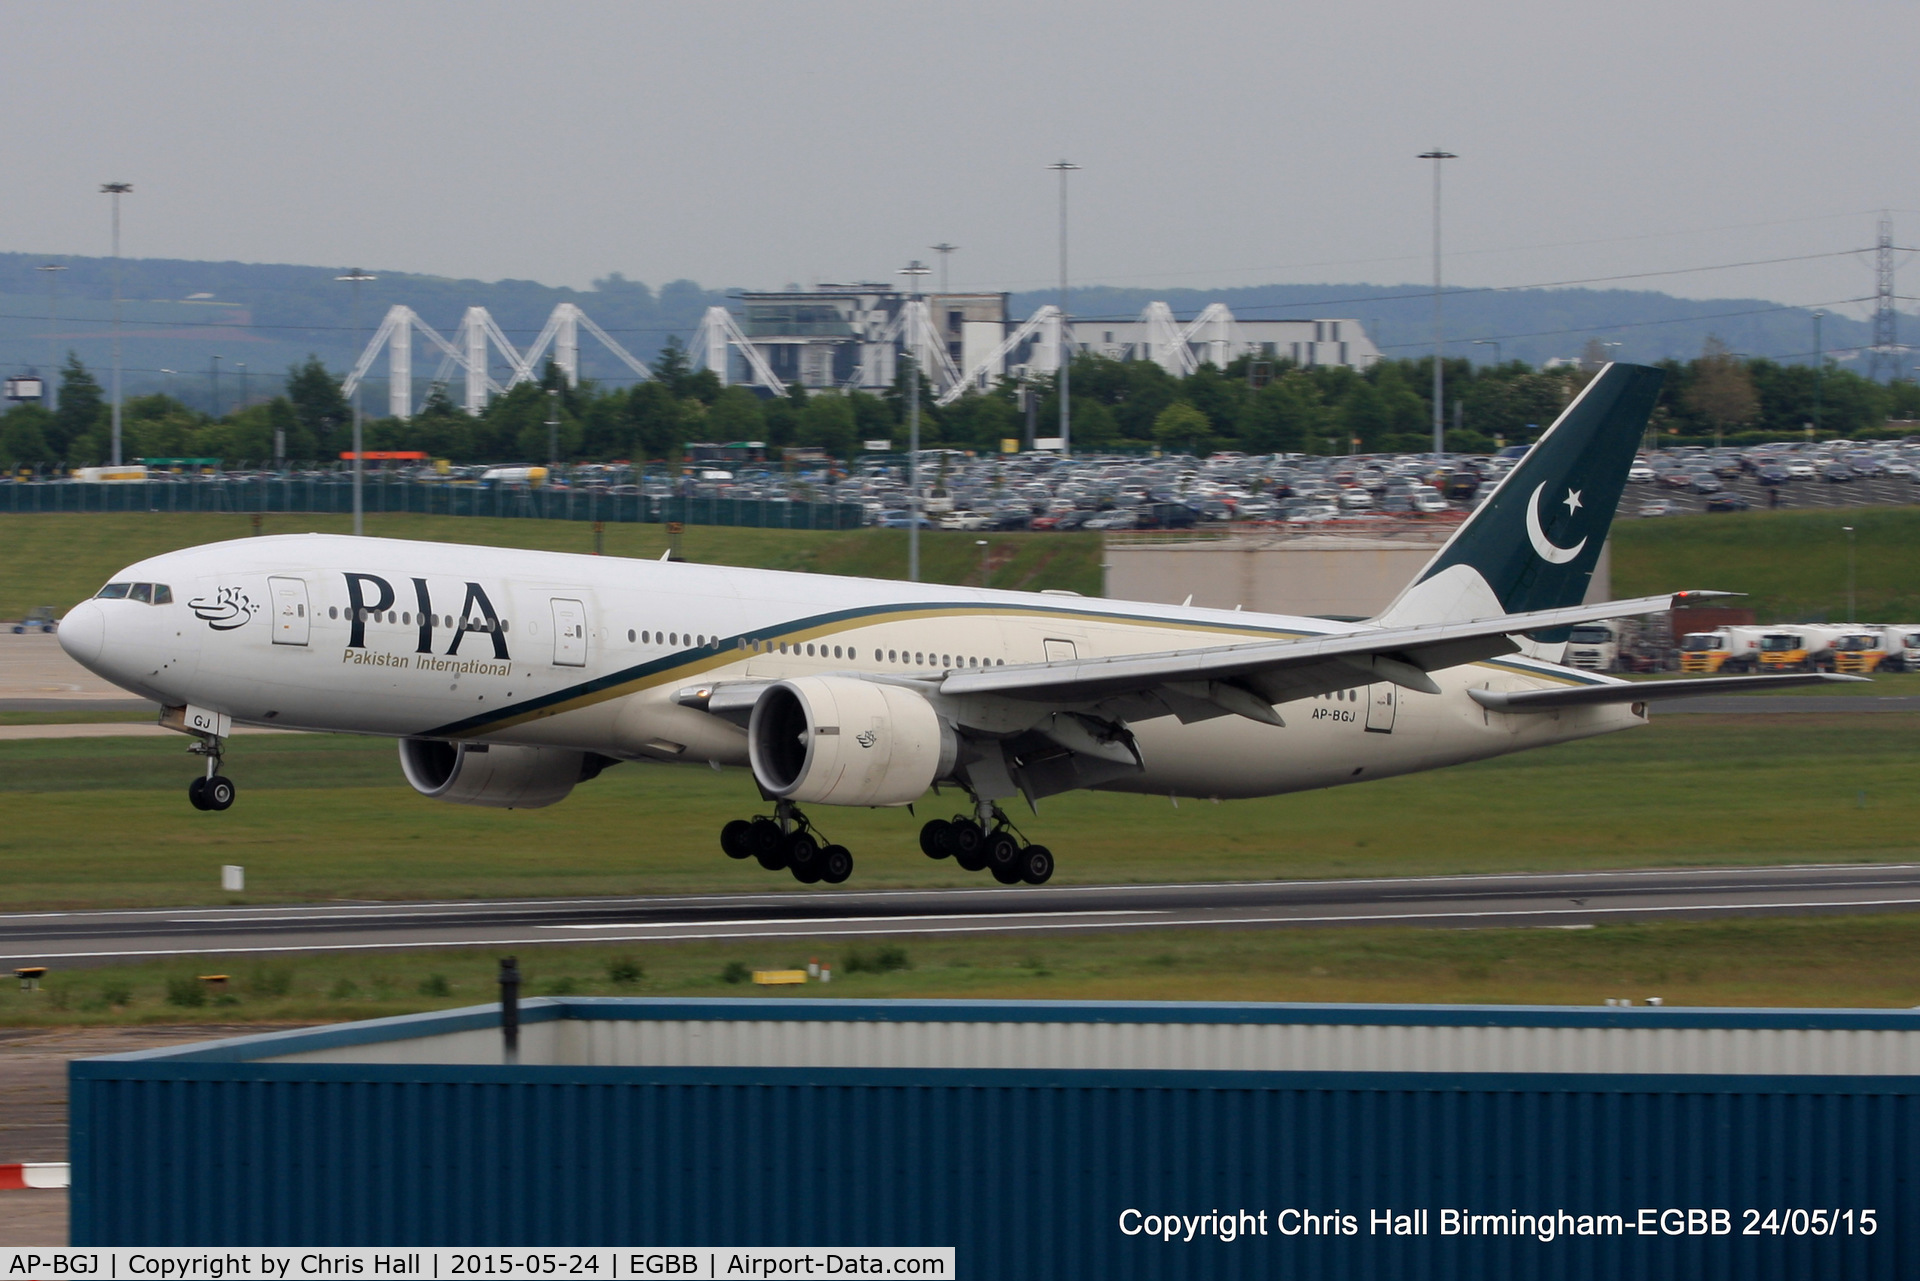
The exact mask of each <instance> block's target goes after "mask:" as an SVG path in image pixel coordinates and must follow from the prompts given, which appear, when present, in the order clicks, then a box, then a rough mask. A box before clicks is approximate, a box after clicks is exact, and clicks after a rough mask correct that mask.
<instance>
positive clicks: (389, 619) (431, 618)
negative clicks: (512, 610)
mask: <svg viewBox="0 0 1920 1281" xmlns="http://www.w3.org/2000/svg"><path fill="white" fill-rule="evenodd" d="M353 614H354V611H353V610H351V609H347V610H343V609H341V608H340V607H339V606H338V605H329V606H327V617H328V618H340V617H343V616H344V617H345V618H346V620H347V621H348V622H352V621H353ZM360 621H361V622H363V623H398V624H400V625H401V626H402V627H412V626H413V624H414V615H413V612H412V611H411V610H405V609H401V610H393V609H387V610H380V609H362V610H360ZM420 623H421V625H422V626H425V627H446V628H452V627H455V626H463V627H465V628H466V629H467V630H468V631H470V632H490V631H492V630H493V628H494V625H493V624H492V623H490V622H488V621H487V620H486V619H484V618H479V619H468V620H466V621H465V622H462V623H459V624H456V623H455V622H454V618H453V615H452V614H422V615H420ZM499 626H500V630H501V631H502V632H507V631H511V630H512V628H510V627H509V626H508V625H507V620H506V619H504V618H503V619H501V620H500V624H499Z"/></svg>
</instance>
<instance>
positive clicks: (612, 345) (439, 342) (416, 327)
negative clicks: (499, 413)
mask: <svg viewBox="0 0 1920 1281" xmlns="http://www.w3.org/2000/svg"><path fill="white" fill-rule="evenodd" d="M583 328H584V329H585V330H586V331H587V332H588V333H589V334H591V335H593V337H594V338H596V339H598V340H599V342H600V344H601V346H603V347H605V348H606V349H607V350H608V351H609V352H611V353H612V354H613V355H614V356H615V357H616V358H618V359H619V360H620V362H621V363H622V364H624V365H625V366H626V367H627V368H629V369H631V370H632V371H633V372H634V373H636V374H638V375H639V376H640V377H642V378H651V377H653V371H652V370H650V369H648V368H647V366H646V363H645V362H644V361H642V360H641V359H640V358H639V357H637V356H635V355H634V354H633V353H632V352H630V351H628V350H627V349H626V348H625V347H622V346H621V345H620V344H619V343H618V342H616V341H614V339H613V336H612V335H610V334H609V333H607V331H606V330H604V329H602V328H601V327H600V326H599V325H597V324H595V323H594V322H593V319H592V318H591V317H590V316H588V315H587V314H586V313H585V312H584V311H581V310H580V308H578V307H576V306H574V305H573V304H572V303H570V302H563V303H561V304H560V305H559V306H557V307H555V308H554V309H553V314H552V315H550V316H548V317H547V324H546V327H545V328H544V329H542V330H541V331H540V336H539V337H537V338H535V339H534V340H533V346H531V347H529V348H528V349H527V352H526V354H525V355H522V354H521V353H520V352H519V351H518V350H516V349H515V347H514V345H513V344H512V343H510V342H508V341H507V336H506V334H505V333H503V332H501V329H500V326H499V325H498V324H497V323H495V321H494V319H493V316H492V315H491V314H490V313H489V312H488V311H487V309H486V308H485V307H469V308H467V310H466V312H465V314H464V315H462V317H461V319H460V327H459V328H458V329H457V330H455V331H454V335H453V339H452V341H449V340H447V339H446V338H443V337H441V336H440V334H439V333H438V332H436V331H435V330H434V328H433V326H431V325H429V324H427V323H426V322H425V321H424V320H421V319H420V317H419V314H418V313H416V312H415V311H414V310H413V309H412V308H411V307H407V306H404V305H399V306H394V307H392V308H390V309H389V310H388V311H387V315H386V319H385V320H384V321H382V322H381V325H380V328H379V329H378V330H376V331H375V332H374V335H373V340H372V341H371V342H369V343H368V344H367V347H366V350H365V351H363V352H361V353H360V359H359V362H358V363H356V364H355V365H354V367H353V372H352V373H350V374H348V375H347V379H346V381H345V382H344V383H342V384H341V385H340V389H341V391H342V392H344V393H345V394H347V395H349V396H350V395H352V394H353V391H354V389H355V388H356V387H358V386H359V385H360V384H361V382H362V381H364V380H365V378H366V376H367V373H368V371H369V370H371V369H372V368H373V362H374V361H375V360H376V359H377V358H378V357H379V355H380V352H381V350H382V348H384V349H385V350H386V353H387V413H388V414H389V415H390V416H392V417H394V418H402V419H404V418H411V417H412V416H413V408H414V406H413V335H414V334H415V333H416V332H417V333H419V334H420V335H421V336H422V337H424V338H425V339H426V340H427V341H428V342H429V343H431V344H433V346H435V347H437V348H438V349H439V351H440V356H441V360H440V369H439V372H438V374H437V375H436V376H435V381H440V382H444V381H445V380H446V379H447V377H448V376H449V375H450V374H451V373H452V372H453V371H454V370H455V369H459V370H461V371H463V372H464V373H465V375H466V400H465V406H464V407H465V409H466V411H467V412H468V413H470V414H473V415H475V416H476V417H477V416H478V415H480V414H483V413H485V412H486V409H487V399H488V397H489V396H491V395H499V394H502V393H504V392H506V391H508V390H510V389H511V388H513V387H516V386H518V385H519V384H521V383H523V382H536V381H538V378H537V375H536V374H535V370H536V369H537V368H538V367H539V362H540V358H541V357H542V356H544V355H545V354H546V353H547V349H548V347H552V348H553V353H554V357H553V361H554V364H556V365H558V366H559V367H560V369H561V371H562V372H563V373H564V374H565V375H566V379H567V385H568V386H569V387H577V386H579V385H580V330H581V329H583ZM743 341H744V340H743ZM489 348H492V349H494V350H497V351H498V352H499V353H500V355H501V356H502V357H504V358H505V360H506V363H507V368H508V369H509V371H510V372H509V373H508V375H507V381H506V382H505V384H502V383H500V382H499V381H498V380H496V379H495V378H494V377H493V376H492V373H491V372H490V366H491V363H492V351H490V350H489ZM769 376H771V375H769ZM775 383H776V385H777V383H778V380H777V379H776V380H775ZM781 390H784V388H782V389H781Z"/></svg>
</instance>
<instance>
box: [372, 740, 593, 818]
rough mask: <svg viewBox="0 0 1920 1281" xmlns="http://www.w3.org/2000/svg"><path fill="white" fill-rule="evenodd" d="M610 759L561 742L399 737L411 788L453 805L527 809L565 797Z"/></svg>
mask: <svg viewBox="0 0 1920 1281" xmlns="http://www.w3.org/2000/svg"><path fill="white" fill-rule="evenodd" d="M612 763H613V761H612V760H611V759H610V758H608V757H605V756H601V755H599V754H597V753H595V752H576V751H571V750H569V749H567V748H564V747H508V746H503V745H501V744H499V743H492V744H488V743H449V742H446V741H444V740H441V739H433V738H403V739H401V740H400V769H401V772H403V773H404V774H405V775H406V776H407V782H409V783H411V784H412V785H413V790H414V791H416V792H418V793H420V795H422V796H431V797H432V798H433V799H434V800H436V801H452V802H453V803H454V804H456V805H491V806H494V807H495V808H497V809H515V810H533V809H539V808H540V807H541V806H543V805H552V804H554V803H555V802H556V801H564V800H565V799H567V793H569V792H571V791H572V790H573V788H574V784H576V783H584V782H586V781H587V780H588V779H590V778H593V777H594V776H596V775H597V774H599V773H600V771H601V770H602V769H604V768H606V767H607V766H608V765H609V764H612Z"/></svg>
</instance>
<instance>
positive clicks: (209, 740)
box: [187, 734, 234, 810]
mask: <svg viewBox="0 0 1920 1281" xmlns="http://www.w3.org/2000/svg"><path fill="white" fill-rule="evenodd" d="M220 749H221V742H220V740H219V739H217V738H215V737H213V736H212V735H210V734H209V735H204V736H202V737H201V739H200V740H199V741H198V742H196V743H194V744H193V745H192V746H191V747H189V748H187V750H188V751H189V752H192V753H193V754H194V755H195V756H204V757H206V758H207V772H206V774H205V775H204V776H202V777H200V778H196V779H194V780H193V781H192V782H191V783H188V784H187V800H188V801H190V802H192V804H193V808H195V809H197V810H223V809H226V808H227V807H228V806H230V805H232V804H233V797H234V787H233V780H232V779H230V778H228V777H226V776H225V775H224V774H222V773H221V772H220V763H221V756H220Z"/></svg>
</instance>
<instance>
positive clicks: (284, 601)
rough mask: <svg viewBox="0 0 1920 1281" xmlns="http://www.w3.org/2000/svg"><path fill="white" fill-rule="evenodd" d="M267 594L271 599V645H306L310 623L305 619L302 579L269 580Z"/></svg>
mask: <svg viewBox="0 0 1920 1281" xmlns="http://www.w3.org/2000/svg"><path fill="white" fill-rule="evenodd" d="M267 592H268V594H269V595H270V596H271V597H272V599H273V643H274V644H276V645H304V644H306V643H307V635H308V628H309V627H310V625H311V622H312V620H311V619H309V618H308V617H307V581H306V580H305V579H304V578H269V579H268V580H267Z"/></svg>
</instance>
